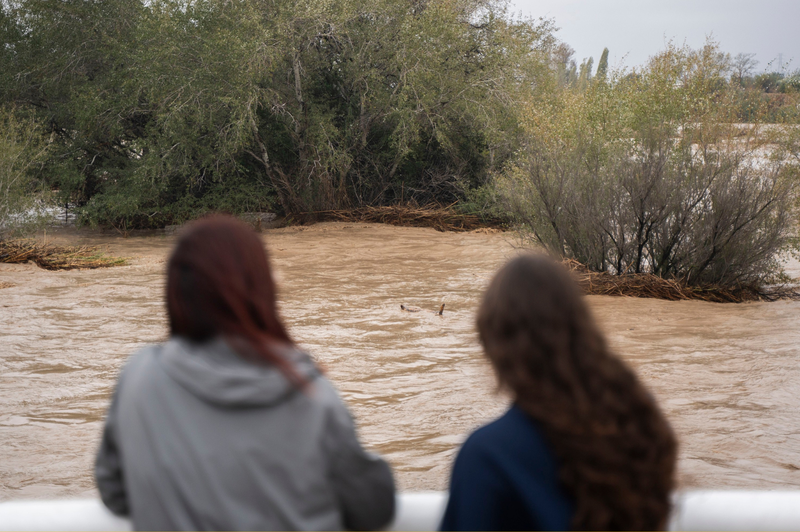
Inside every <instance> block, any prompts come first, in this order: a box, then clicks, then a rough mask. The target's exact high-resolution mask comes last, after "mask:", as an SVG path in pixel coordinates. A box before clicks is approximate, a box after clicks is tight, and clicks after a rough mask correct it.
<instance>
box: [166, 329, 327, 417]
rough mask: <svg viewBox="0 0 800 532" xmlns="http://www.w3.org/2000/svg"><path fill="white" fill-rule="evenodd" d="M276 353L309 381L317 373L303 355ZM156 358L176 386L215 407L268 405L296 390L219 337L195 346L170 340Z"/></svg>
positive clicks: (273, 370)
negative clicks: (244, 356) (239, 353)
mask: <svg viewBox="0 0 800 532" xmlns="http://www.w3.org/2000/svg"><path fill="white" fill-rule="evenodd" d="M278 354H280V355H281V356H283V357H284V358H285V359H286V360H288V361H289V362H290V363H291V364H292V366H293V367H294V369H295V371H296V372H297V373H298V375H300V376H301V377H303V378H304V379H306V380H307V381H309V382H310V381H313V380H314V379H315V378H316V377H317V376H318V375H319V374H320V373H319V370H318V369H317V367H316V365H315V364H314V362H313V361H312V360H311V357H309V356H308V354H307V353H304V352H302V351H299V350H297V349H294V348H285V349H281V351H280V352H279V353H278ZM159 359H160V362H161V364H162V365H163V367H164V370H165V371H166V372H167V374H168V375H169V376H170V377H171V378H172V379H173V380H175V381H176V382H178V384H180V385H181V386H182V387H184V388H185V389H187V390H188V391H189V392H191V393H192V394H194V395H196V396H197V397H199V398H201V399H203V400H204V401H206V402H208V403H213V404H216V405H219V406H226V407H255V406H268V405H272V404H277V403H280V402H282V401H284V400H285V399H287V398H289V397H290V396H291V395H293V394H294V393H296V392H298V391H300V390H299V388H297V386H295V385H294V384H292V383H291V382H289V380H287V379H286V377H285V376H284V375H283V373H281V371H280V370H279V369H278V368H276V367H274V366H271V365H266V364H264V365H262V364H258V363H254V362H251V361H249V360H246V359H245V358H243V357H241V356H240V355H238V354H237V353H236V351H234V350H233V348H231V347H230V345H228V343H227V342H226V341H225V340H224V339H223V338H216V339H214V340H210V341H208V342H204V343H195V342H190V341H188V340H186V339H183V338H174V337H173V338H171V339H170V340H169V341H168V342H167V343H165V344H164V345H163V346H162V347H161V356H160V357H159Z"/></svg>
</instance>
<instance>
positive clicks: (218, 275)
mask: <svg viewBox="0 0 800 532" xmlns="http://www.w3.org/2000/svg"><path fill="white" fill-rule="evenodd" d="M275 292H276V290H275V281H274V280H273V278H272V271H271V269H270V266H269V259H268V257H267V251H266V249H265V248H264V246H263V244H262V242H261V239H260V238H259V237H258V235H257V234H256V232H255V231H253V229H251V228H250V227H249V226H248V225H246V224H244V223H242V222H240V221H238V220H236V219H235V218H232V217H230V216H223V215H213V216H208V217H205V218H201V219H200V220H197V221H195V222H192V224H191V225H189V227H187V229H186V231H185V232H184V233H183V235H182V236H181V237H180V239H179V240H178V243H177V245H176V246H175V250H174V251H173V253H172V256H171V257H170V259H169V264H168V265H167V313H168V315H169V327H170V334H171V335H172V336H182V337H184V338H188V339H190V340H193V341H195V342H205V341H208V340H211V339H212V338H216V337H220V336H222V337H224V338H225V339H226V340H227V341H228V343H229V344H230V345H231V347H233V348H234V349H235V350H236V351H237V353H238V354H239V355H241V356H243V357H244V358H248V359H251V360H253V361H254V362H257V363H268V364H272V365H274V366H276V367H277V368H278V369H279V370H280V371H281V372H283V374H284V375H285V376H286V378H287V379H289V380H290V381H291V382H292V383H294V384H296V385H298V386H302V385H303V384H304V382H303V379H302V378H301V377H300V376H299V375H298V374H297V372H296V371H294V369H293V367H292V365H291V364H290V363H289V361H287V360H286V359H285V358H284V357H282V356H281V355H280V354H279V353H277V352H276V351H275V346H276V345H280V344H284V345H286V344H288V345H289V346H291V345H293V344H294V342H292V339H291V338H290V337H289V334H288V333H287V332H286V328H285V327H284V326H283V323H282V322H281V320H280V318H279V317H278V310H277V305H276V293H275Z"/></svg>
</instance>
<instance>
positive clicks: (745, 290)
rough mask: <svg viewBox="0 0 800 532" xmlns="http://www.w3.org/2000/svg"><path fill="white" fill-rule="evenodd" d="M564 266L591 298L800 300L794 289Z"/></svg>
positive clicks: (571, 263) (571, 261)
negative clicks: (695, 283)
mask: <svg viewBox="0 0 800 532" xmlns="http://www.w3.org/2000/svg"><path fill="white" fill-rule="evenodd" d="M562 263H563V264H564V266H566V267H567V269H568V270H570V271H571V272H572V274H573V275H574V276H575V279H576V280H577V281H578V285H579V286H580V287H581V289H582V290H583V292H584V293H585V294H590V295H599V296H633V297H652V298H657V299H666V300H668V301H679V300H689V299H694V300H701V301H710V302H713V303H742V302H745V301H776V300H778V299H800V289H798V287H797V286H792V285H772V286H761V287H759V286H738V287H735V288H725V287H721V286H689V285H687V284H686V282H685V281H684V280H683V279H664V278H662V277H659V276H657V275H653V274H650V273H626V274H623V275H612V274H610V273H608V272H596V271H592V270H590V269H589V267H588V266H586V265H584V264H581V263H580V262H578V261H576V260H574V259H564V260H563V261H562Z"/></svg>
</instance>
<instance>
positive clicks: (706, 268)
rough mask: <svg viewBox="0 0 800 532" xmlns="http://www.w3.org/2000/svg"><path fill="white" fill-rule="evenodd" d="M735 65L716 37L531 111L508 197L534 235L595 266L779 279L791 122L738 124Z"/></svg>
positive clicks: (790, 225) (718, 279) (742, 281)
mask: <svg viewBox="0 0 800 532" xmlns="http://www.w3.org/2000/svg"><path fill="white" fill-rule="evenodd" d="M725 73H726V64H725V60H724V56H722V55H721V54H719V52H718V51H717V49H716V47H715V46H713V45H709V46H706V47H705V48H704V49H702V50H700V51H692V50H689V49H687V48H681V49H679V48H675V47H669V48H668V49H667V51H665V52H664V53H662V54H660V55H659V56H656V57H654V58H653V59H652V60H651V61H650V63H649V64H648V65H647V66H646V67H645V68H644V69H643V70H642V71H641V72H635V73H633V74H626V73H619V72H617V73H616V74H613V75H611V76H610V77H609V79H608V80H607V81H604V82H599V83H595V84H594V85H593V86H592V87H590V89H589V90H587V91H586V92H583V93H576V92H565V93H564V94H563V95H562V97H561V98H560V99H558V100H556V101H555V102H554V103H553V105H552V106H550V107H548V108H538V109H535V110H531V112H530V113H529V124H528V131H529V143H528V146H527V148H526V149H525V150H524V151H522V152H521V155H520V157H519V159H518V161H517V162H516V164H514V165H513V166H511V167H510V168H509V169H508V170H507V171H506V172H505V173H504V174H503V175H501V176H500V177H499V178H498V182H497V187H498V194H499V196H500V198H501V201H502V202H503V204H504V206H505V208H506V209H508V210H509V211H510V212H512V213H513V215H514V216H515V218H516V220H517V222H518V223H519V224H520V225H521V227H522V228H523V229H524V231H525V233H526V234H527V235H528V236H529V237H530V238H531V239H533V240H535V241H536V242H537V243H539V244H541V245H543V246H544V247H546V248H547V249H549V250H550V251H551V252H554V253H556V254H559V255H561V256H563V257H567V258H573V259H576V260H578V261H580V262H581V263H583V264H585V265H587V266H588V267H590V268H591V269H592V270H595V271H605V272H609V273H612V274H625V273H651V274H655V275H658V276H660V277H664V278H681V279H684V280H685V281H686V282H687V283H688V284H690V285H718V286H725V287H731V286H745V285H747V286H754V285H755V286H757V285H759V284H763V283H765V282H769V281H771V280H774V279H775V278H776V276H777V275H778V274H779V273H780V271H781V270H780V266H779V264H778V261H777V258H778V255H779V253H780V252H781V251H784V250H786V249H787V248H789V247H790V246H791V244H792V233H793V231H794V229H795V225H794V221H795V216H794V213H793V208H794V204H795V202H796V194H797V179H798V164H797V163H798V161H793V160H792V156H791V153H792V152H791V149H785V147H781V146H780V145H779V144H777V143H775V142H774V140H775V138H783V139H785V138H789V137H790V136H791V135H789V133H788V132H789V131H793V130H792V129H791V127H792V126H780V125H778V126H769V127H770V128H772V129H770V130H768V131H764V130H762V128H760V127H759V126H758V124H752V125H747V126H742V125H738V124H735V123H734V117H735V116H736V111H737V109H738V105H739V103H738V102H737V99H736V95H734V94H733V93H732V90H731V89H729V85H728V84H727V83H726V78H725ZM781 128H785V129H781ZM784 133H786V134H784Z"/></svg>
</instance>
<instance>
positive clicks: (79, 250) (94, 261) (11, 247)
mask: <svg viewBox="0 0 800 532" xmlns="http://www.w3.org/2000/svg"><path fill="white" fill-rule="evenodd" d="M28 261H33V262H35V263H36V264H37V265H38V266H39V267H41V268H44V269H46V270H75V269H79V268H107V267H109V266H122V265H124V264H125V263H126V261H125V259H124V258H121V257H109V256H107V255H106V254H105V253H104V252H102V251H100V250H99V249H98V248H97V247H95V246H56V245H53V244H39V243H37V242H36V241H35V240H30V239H14V240H0V262H6V263H11V264H14V263H23V262H28Z"/></svg>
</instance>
